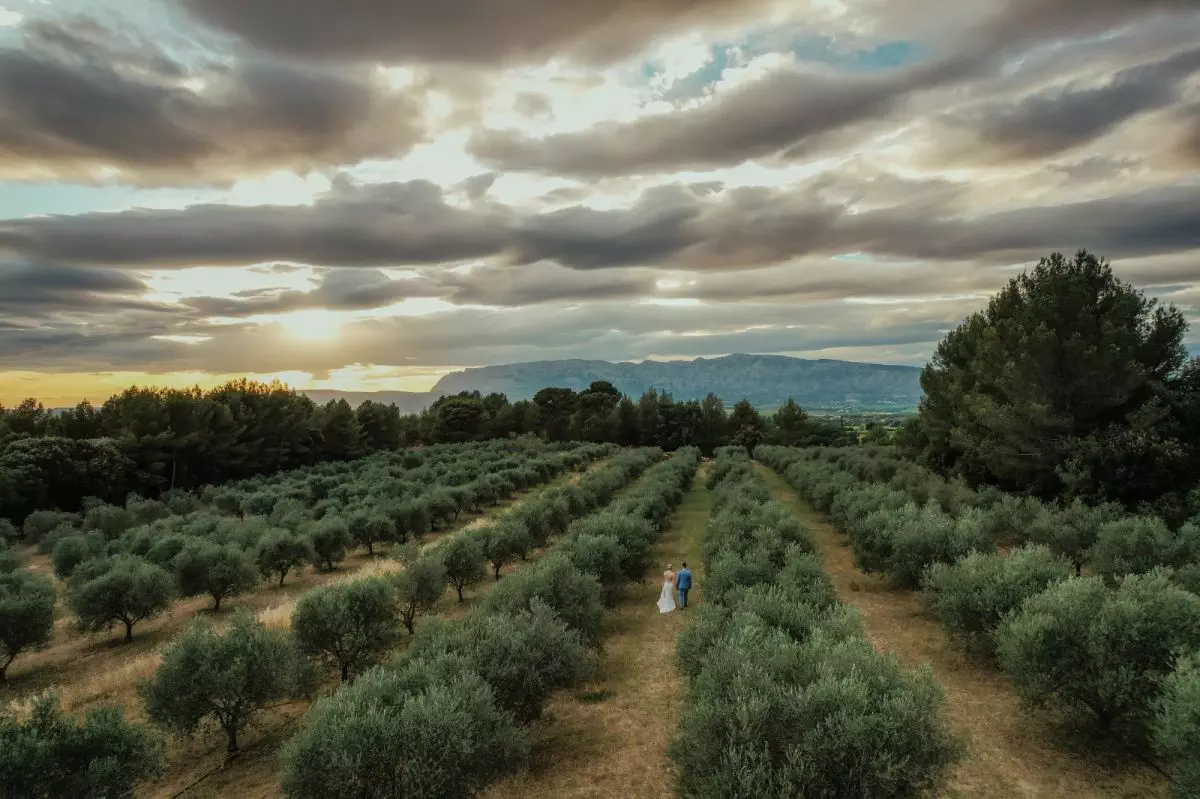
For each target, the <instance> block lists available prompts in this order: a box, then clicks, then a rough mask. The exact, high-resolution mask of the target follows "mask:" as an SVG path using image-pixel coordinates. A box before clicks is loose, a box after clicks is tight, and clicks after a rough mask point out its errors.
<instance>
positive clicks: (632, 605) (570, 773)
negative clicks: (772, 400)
mask: <svg viewBox="0 0 1200 799" xmlns="http://www.w3.org/2000/svg"><path fill="white" fill-rule="evenodd" d="M703 480H704V473H703V469H702V470H701V473H700V474H699V475H697V477H696V480H695V483H694V484H693V487H692V490H691V491H690V492H689V493H688V494H687V495H686V496H685V497H684V500H683V502H682V503H681V504H680V506H679V508H678V509H676V512H675V516H674V517H673V518H672V520H671V524H670V525H669V526H668V528H667V530H666V532H665V533H664V534H663V537H662V538H661V539H660V541H659V543H658V546H657V547H656V548H655V553H654V558H655V564H656V567H655V568H654V569H653V570H652V573H651V574H650V575H649V576H648V577H647V579H646V582H645V583H644V584H642V585H632V586H628V587H627V588H626V590H625V594H624V596H623V598H622V600H621V601H620V602H619V603H618V605H617V607H616V608H615V611H614V612H612V613H610V614H609V617H608V621H607V627H606V629H605V631H604V637H603V639H602V642H603V643H602V646H603V651H602V652H601V656H600V666H599V670H598V672H597V675H596V678H595V679H594V680H593V681H592V683H591V684H589V685H586V686H583V687H582V688H581V689H580V690H577V691H574V692H572V693H569V694H562V695H560V696H558V697H555V698H554V699H553V700H551V702H550V703H549V704H548V706H547V708H546V712H545V716H544V718H543V719H542V720H541V721H540V722H539V723H538V724H537V725H535V726H534V728H533V735H534V742H535V748H534V760H533V763H532V765H531V767H530V769H529V770H528V772H527V773H524V774H519V775H515V776H513V777H511V778H509V779H506V780H504V781H503V782H501V783H499V784H497V785H496V786H494V787H493V788H492V789H491V790H489V791H487V792H485V793H484V794H483V796H485V797H487V799H510V798H515V797H522V799H542V797H545V798H546V799H549V798H550V797H554V799H565V798H566V797H593V798H595V799H599V797H622V799H633V798H634V797H650V796H670V795H671V793H672V786H673V784H674V782H675V774H674V771H673V768H672V765H671V763H670V761H669V760H668V759H667V746H668V744H669V743H670V741H671V739H672V738H673V737H674V736H675V730H676V727H677V723H678V716H679V710H680V682H679V673H678V670H677V669H676V667H675V638H676V636H677V635H678V634H679V631H680V630H681V629H682V628H683V624H684V622H685V621H686V620H687V614H688V613H690V612H692V611H691V607H692V606H694V605H696V604H698V603H699V602H702V601H703V596H704V575H703V574H701V573H700V568H699V567H700V538H701V536H702V535H703V533H704V527H705V525H706V524H707V522H708V515H709V508H710V505H711V497H710V495H709V492H708V490H707V489H705V488H704V486H703ZM683 561H687V562H688V563H689V564H690V568H691V570H692V573H693V575H694V576H695V587H694V588H693V589H692V591H691V593H690V594H689V595H688V605H689V610H686V611H676V612H674V613H670V614H666V615H663V614H660V613H659V612H658V606H657V604H656V603H657V601H658V594H659V591H660V589H661V586H662V583H661V581H660V579H659V577H658V574H659V573H661V571H662V569H665V568H666V565H667V564H668V563H670V564H671V565H672V566H673V567H674V568H675V569H676V570H678V569H679V564H680V563H681V562H683Z"/></svg>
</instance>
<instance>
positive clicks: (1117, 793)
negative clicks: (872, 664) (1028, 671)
mask: <svg viewBox="0 0 1200 799" xmlns="http://www.w3.org/2000/svg"><path fill="white" fill-rule="evenodd" d="M759 468H760V469H761V470H762V472H763V477H764V478H765V479H766V481H767V484H768V486H769V487H770V488H771V490H772V493H773V494H774V495H775V497H776V498H777V499H780V500H783V501H784V502H786V503H788V504H789V505H791V507H792V508H793V509H794V510H795V512H796V514H797V515H798V516H799V517H800V518H801V519H802V520H803V521H804V522H805V523H806V524H807V525H808V526H809V527H810V528H811V529H812V531H813V533H814V534H815V536H816V539H817V543H818V544H819V545H820V548H821V551H822V553H823V554H824V556H825V569H826V571H827V572H828V573H829V576H830V577H831V578H832V579H833V582H834V585H835V586H836V588H837V591H838V595H839V597H840V598H841V599H842V601H843V602H846V603H847V604H850V605H853V606H854V607H856V608H858V610H859V612H860V613H861V614H862V620H863V626H864V627H865V628H866V633H867V638H868V639H869V640H870V641H871V643H872V645H874V646H875V648H876V649H878V650H880V651H883V652H891V653H892V654H894V655H895V656H896V657H897V658H898V659H899V660H900V661H901V662H903V663H906V664H908V665H911V666H918V665H921V664H925V663H927V664H929V666H930V668H931V669H932V670H933V675H934V677H935V678H936V679H937V681H938V682H939V683H940V684H941V686H942V688H943V689H944V691H945V694H946V715H947V718H948V719H949V721H950V723H951V725H952V726H953V727H954V728H955V729H956V730H957V731H958V732H959V733H960V734H962V735H963V736H964V737H966V738H967V739H968V741H969V742H970V753H969V755H968V756H967V758H966V760H964V762H963V763H962V764H961V765H960V766H959V767H958V769H957V770H956V771H955V773H954V776H953V779H952V780H951V784H950V787H949V790H948V791H947V794H946V795H947V796H950V797H976V796H978V797H989V799H1008V798H1009V797H1064V796H1079V797H1157V796H1162V795H1164V793H1165V788H1166V783H1165V780H1164V779H1162V777H1160V776H1159V775H1158V774H1157V773H1156V772H1155V771H1153V770H1152V769H1151V768H1149V767H1148V766H1146V765H1144V764H1142V763H1140V762H1137V761H1135V760H1132V759H1131V758H1129V757H1125V756H1121V755H1120V754H1119V753H1116V752H1114V751H1112V749H1111V748H1110V747H1109V746H1107V745H1106V744H1104V743H1103V742H1097V741H1092V742H1087V741H1083V740H1081V739H1080V737H1079V736H1078V734H1076V733H1072V732H1071V731H1070V730H1067V729H1065V728H1064V727H1063V726H1056V725H1055V723H1054V722H1053V721H1050V720H1048V718H1047V715H1046V714H1045V713H1042V712H1038V711H1031V710H1029V709H1027V708H1026V707H1024V706H1023V705H1022V704H1021V702H1020V701H1019V699H1018V698H1017V696H1016V695H1015V694H1014V692H1013V690H1012V686H1011V684H1010V683H1009V681H1008V678H1007V677H1006V676H1005V675H1004V674H1003V673H1001V672H999V671H998V670H997V669H996V668H995V667H994V666H992V665H991V664H989V663H985V662H981V661H978V660H976V659H973V658H972V657H970V656H968V655H966V654H964V653H962V652H961V651H960V650H959V649H958V648H956V647H955V646H954V644H953V643H952V642H950V641H949V640H948V639H947V636H946V632H945V629H944V628H943V627H942V625H941V624H940V623H939V622H938V621H937V620H936V619H933V618H931V617H929V616H928V615H927V614H926V613H925V611H924V608H923V606H922V603H921V599H920V595H919V594H918V593H916V592H913V591H906V590H900V589H894V588H891V587H890V586H888V584H887V583H886V581H884V580H883V579H880V578H878V577H871V576H868V575H865V574H864V573H863V572H861V571H859V570H858V569H857V568H856V567H855V566H854V560H853V556H852V554H851V552H850V550H849V548H848V546H847V544H846V541H845V539H844V537H843V536H841V535H839V534H838V533H837V531H836V530H835V529H834V528H833V526H832V525H830V524H829V523H828V522H827V521H826V520H825V519H824V518H822V517H821V516H820V514H818V513H817V512H816V511H815V510H814V509H813V508H812V507H811V506H809V505H808V504H807V503H805V502H804V501H803V500H801V499H800V498H799V497H797V495H796V494H795V492H794V491H792V490H791V488H790V487H789V486H788V485H787V484H786V483H785V482H784V481H783V480H782V479H781V478H780V477H779V475H777V474H776V473H775V472H773V471H772V470H770V469H767V468H765V467H763V466H761V465H760V466H759Z"/></svg>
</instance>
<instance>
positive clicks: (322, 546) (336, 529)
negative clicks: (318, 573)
mask: <svg viewBox="0 0 1200 799" xmlns="http://www.w3.org/2000/svg"><path fill="white" fill-rule="evenodd" d="M308 541H309V543H310V544H312V549H313V560H312V564H313V565H314V566H316V567H317V568H323V569H324V570H325V571H329V572H331V571H333V570H334V568H335V566H336V565H337V564H338V563H341V562H342V561H343V560H345V559H346V550H347V549H349V548H350V545H351V544H352V543H353V541H352V539H351V538H350V530H349V528H348V527H347V526H346V522H345V521H344V520H343V519H341V518H338V517H336V516H334V517H326V518H324V519H321V520H320V521H319V522H316V523H314V524H313V525H312V527H311V528H310V529H309V531H308Z"/></svg>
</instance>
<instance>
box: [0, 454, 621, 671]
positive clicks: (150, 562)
mask: <svg viewBox="0 0 1200 799" xmlns="http://www.w3.org/2000/svg"><path fill="white" fill-rule="evenodd" d="M609 451H610V448H609V447H608V446H606V445H593V444H587V445H581V446H578V447H576V448H575V449H572V450H566V451H562V452H552V453H546V454H544V455H536V454H535V453H533V452H527V453H526V454H525V455H523V456H521V457H522V459H519V460H518V462H517V463H516V464H515V465H514V464H513V463H512V460H511V459H510V458H508V457H505V458H504V462H506V463H509V464H510V469H509V470H506V471H503V472H499V473H494V474H490V475H483V476H481V477H478V478H476V480H475V481H473V482H472V483H466V484H459V485H457V486H455V487H456V488H459V489H462V490H463V491H464V492H465V491H468V490H469V489H470V488H471V486H473V485H474V484H475V482H478V481H480V480H489V481H494V480H497V479H499V480H501V481H502V482H503V483H504V485H505V486H512V487H522V488H524V487H528V486H527V485H525V484H524V483H523V482H520V483H519V482H518V480H517V478H516V477H515V476H511V475H509V471H514V470H520V471H521V472H522V473H523V474H524V475H525V476H527V477H528V479H530V480H542V479H549V478H551V477H553V476H555V475H558V474H560V473H561V472H563V471H565V470H566V469H567V468H570V467H578V465H579V464H580V463H584V462H587V461H589V460H592V459H594V458H597V457H601V456H603V455H605V454H607V453H608V452H609ZM451 452H452V451H451ZM464 454H466V453H464ZM463 460H464V464H465V466H464V469H463V470H461V471H460V472H455V471H454V470H453V469H449V470H442V471H439V472H438V477H439V478H440V479H451V480H453V478H452V477H450V476H451V475H454V474H461V473H464V472H465V473H466V474H476V473H477V466H476V463H477V461H476V460H475V459H474V458H473V457H469V456H468V457H465V458H464V459H463ZM487 462H488V461H485V463H487ZM530 464H534V465H535V466H530ZM445 490H446V489H445V488H444V487H443V485H442V484H440V483H434V484H431V485H428V486H426V492H425V493H424V494H418V495H416V496H414V497H412V498H410V499H409V500H408V503H407V504H408V505H409V506H410V507H411V506H414V505H420V504H423V503H431V502H433V503H436V500H437V498H438V496H439V495H440V494H442V493H444V492H445ZM112 511H122V512H126V513H128V511H126V509H119V508H114V507H112V506H97V507H95V508H93V509H91V510H90V511H89V512H88V513H87V514H86V515H85V516H84V518H83V530H85V531H86V532H77V533H72V534H70V535H67V536H64V537H61V538H60V539H59V541H58V544H57V545H56V546H55V548H54V552H53V562H54V567H55V571H56V573H57V574H58V575H59V576H60V577H62V578H64V579H67V580H68V587H69V590H68V599H69V603H70V606H71V608H72V610H73V611H74V612H75V614H76V617H77V620H78V626H79V627H80V628H81V629H82V630H84V631H89V632H98V631H103V630H107V629H109V628H110V627H112V626H113V625H118V626H123V627H124V631H125V640H126V641H131V640H132V639H133V630H134V627H135V625H137V624H138V623H139V622H142V621H145V620H147V619H151V618H153V617H155V616H157V615H159V614H161V613H163V612H164V611H166V610H167V609H168V608H169V607H170V606H171V603H172V601H173V600H174V598H175V597H180V596H181V597H188V596H209V597H211V598H212V600H213V609H214V610H219V609H220V607H221V602H222V601H223V600H224V599H227V598H230V597H234V596H237V595H239V594H242V593H244V592H247V591H250V590H252V589H254V588H255V586H256V585H257V584H258V578H259V576H262V577H263V578H268V579H277V580H278V583H279V584H280V585H282V584H283V581H284V579H285V578H286V576H287V574H288V573H289V572H290V571H291V570H293V569H296V568H299V567H301V566H303V565H304V564H308V563H311V564H312V565H313V566H314V567H316V568H322V569H324V570H332V569H333V568H334V567H335V566H336V565H337V564H338V563H339V562H341V561H342V560H343V559H344V558H345V557H346V555H347V554H348V552H349V550H350V549H351V548H352V547H354V546H355V545H359V546H364V547H365V548H367V549H368V551H369V552H370V551H372V545H373V544H378V543H380V542H383V541H387V542H389V543H403V541H404V540H405V539H406V538H408V537H409V536H410V535H411V536H413V537H415V536H417V535H420V534H421V533H423V532H427V531H428V530H429V525H422V526H417V527H409V528H405V527H403V526H401V525H397V524H393V523H392V522H391V520H390V519H389V518H388V517H387V516H383V515H374V516H372V515H365V514H362V513H356V514H353V515H351V516H349V519H348V521H347V519H346V518H345V517H342V516H325V517H324V518H321V519H314V520H307V521H304V522H301V523H299V524H298V525H296V526H295V527H293V528H289V527H282V526H280V527H276V526H271V521H272V520H271V519H262V518H258V517H247V518H244V519H242V518H237V517H224V516H221V515H219V514H216V513H211V512H209V513H205V512H203V511H198V512H192V513H190V514H187V515H179V516H173V515H169V514H168V515H167V516H164V517H160V519H159V522H158V523H159V524H160V525H162V526H161V527H158V528H155V527H154V526H149V527H139V528H131V529H130V528H122V527H120V526H119V525H115V524H110V525H107V526H106V525H104V524H103V522H104V521H106V520H111V519H112V517H113V513H112ZM456 512H457V511H456ZM168 520H176V521H178V522H179V524H178V525H176V526H175V527H171V528H167V527H166V523H167V522H168ZM276 521H279V520H276ZM110 536H115V537H111V538H110ZM9 553H11V550H5V554H4V555H3V556H0V563H6V564H8V567H6V568H5V571H6V572H9V571H10V572H12V574H10V575H7V576H5V577H4V578H3V580H0V681H2V680H3V678H4V675H5V671H6V669H7V666H8V665H9V664H10V663H11V662H12V660H13V659H15V658H16V657H17V655H19V654H20V653H22V652H24V651H27V650H29V649H32V648H36V647H38V646H40V645H42V644H45V643H47V642H48V641H49V638H50V635H51V631H52V621H51V619H52V616H53V604H54V599H55V597H54V590H53V586H52V584H51V583H50V581H49V580H48V579H46V578H45V577H40V576H37V575H33V574H29V573H27V572H18V571H17V570H16V567H17V565H18V560H17V559H16V558H14V557H9Z"/></svg>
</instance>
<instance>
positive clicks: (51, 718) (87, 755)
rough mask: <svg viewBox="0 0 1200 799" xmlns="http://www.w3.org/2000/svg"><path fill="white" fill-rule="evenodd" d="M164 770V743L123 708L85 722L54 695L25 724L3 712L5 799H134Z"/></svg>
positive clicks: (0, 786) (1, 785)
mask: <svg viewBox="0 0 1200 799" xmlns="http://www.w3.org/2000/svg"><path fill="white" fill-rule="evenodd" d="M161 770H162V749H161V746H160V745H159V743H158V741H156V740H155V739H153V738H151V737H150V736H149V735H148V734H147V731H146V729H145V728H144V727H142V726H141V725H137V724H130V723H128V722H126V721H125V719H124V718H123V717H122V714H121V711H120V709H118V708H113V707H108V708H100V709H97V710H93V711H91V712H90V713H88V714H87V717H86V718H85V719H84V720H83V724H79V723H78V722H76V720H75V719H74V718H72V717H70V716H68V715H66V714H64V713H63V712H62V711H60V710H59V706H58V698H57V697H56V696H54V695H49V696H40V697H37V698H35V699H34V700H33V707H32V709H31V712H30V714H29V717H28V718H27V719H25V720H23V721H18V720H17V719H16V718H15V717H14V716H13V715H11V714H10V713H8V712H6V711H5V710H3V709H0V796H5V797H13V799H16V797H23V798H24V797H28V799H35V798H36V799H41V798H43V797H44V798H45V799H52V798H53V797H64V796H72V797H81V798H82V799H106V798H107V797H118V796H132V795H133V791H134V788H135V787H136V786H137V785H138V784H139V783H141V782H143V781H144V780H146V779H148V778H150V777H153V776H155V775H156V774H158V773H159V772H160V771H161Z"/></svg>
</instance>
